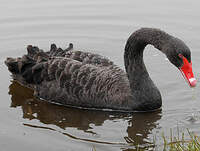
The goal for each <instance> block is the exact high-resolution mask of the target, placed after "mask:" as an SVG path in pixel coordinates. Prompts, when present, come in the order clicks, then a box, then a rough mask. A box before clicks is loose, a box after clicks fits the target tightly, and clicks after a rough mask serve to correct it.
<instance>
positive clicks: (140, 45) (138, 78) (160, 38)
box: [124, 28, 170, 105]
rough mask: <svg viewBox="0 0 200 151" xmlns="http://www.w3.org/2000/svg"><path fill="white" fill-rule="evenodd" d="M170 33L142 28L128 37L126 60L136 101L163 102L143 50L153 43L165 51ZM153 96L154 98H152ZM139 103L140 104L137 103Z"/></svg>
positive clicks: (126, 67)
mask: <svg viewBox="0 0 200 151" xmlns="http://www.w3.org/2000/svg"><path fill="white" fill-rule="evenodd" d="M169 38H170V35H168V34H167V33H165V32H163V31H160V30H158V29H151V28H142V29H140V30H138V31H136V32H134V33H133V34H132V35H131V36H130V37H129V39H128V41H127V43H126V46H125V52H124V62H125V69H126V72H127V76H128V79H129V82H130V87H131V91H132V95H133V98H136V99H135V101H136V102H137V101H138V102H140V104H142V103H144V102H145V103H146V104H148V103H147V102H149V104H150V103H152V101H155V100H157V98H158V100H159V101H158V102H159V103H160V102H161V96H160V92H159V90H158V89H157V87H156V86H155V85H154V83H153V81H152V80H151V79H150V77H149V74H148V72H147V70H146V67H145V65H144V61H143V51H144V48H145V47H146V45H148V44H151V45H153V46H154V47H155V48H157V49H159V50H160V51H162V52H163V53H165V52H164V50H162V47H163V46H164V44H166V41H168V39H169ZM154 96H156V97H157V98H154ZM151 98H152V99H151ZM137 105H138V104H137Z"/></svg>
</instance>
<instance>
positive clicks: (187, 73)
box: [163, 37, 197, 87]
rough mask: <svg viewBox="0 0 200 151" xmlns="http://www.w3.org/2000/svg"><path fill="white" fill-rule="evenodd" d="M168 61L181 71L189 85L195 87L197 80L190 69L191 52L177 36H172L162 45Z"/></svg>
mask: <svg viewBox="0 0 200 151" xmlns="http://www.w3.org/2000/svg"><path fill="white" fill-rule="evenodd" d="M163 52H164V53H165V54H166V56H167V58H168V59H169V61H170V62H171V63H172V64H174V65H175V66H176V67H177V68H178V69H179V70H180V71H181V73H182V75H183V77H184V79H185V80H186V82H187V83H188V84H189V86H191V87H195V86H196V84H197V80H196V79H195V77H194V74H193V71H192V61H191V52H190V49H189V48H188V47H187V46H186V44H185V43H184V42H183V41H181V40H180V39H178V38H174V37H172V38H171V39H170V40H169V42H168V43H166V44H165V45H164V47H163Z"/></svg>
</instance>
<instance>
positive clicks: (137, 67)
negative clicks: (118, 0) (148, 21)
mask: <svg viewBox="0 0 200 151" xmlns="http://www.w3.org/2000/svg"><path fill="white" fill-rule="evenodd" d="M148 44H151V45H153V46H154V47H155V48H157V49H158V50H160V51H161V52H163V53H164V54H165V55H166V56H167V58H168V59H169V61H170V62H171V63H172V64H174V65H175V66H176V67H177V68H178V69H179V70H180V71H181V72H182V74H183V76H184V78H185V79H186V81H187V82H188V83H189V85H190V86H191V87H194V86H195V85H196V83H197V81H196V79H195V78H194V75H193V72H192V62H191V53H190V50H189V48H188V47H187V46H186V45H185V43H184V42H183V41H181V40H180V39H178V38H175V37H173V36H171V35H169V34H167V33H166V32H164V31H162V30H159V29H154V28H141V29H139V30H137V31H135V32H134V33H133V34H132V35H131V36H130V37H129V39H128V40H127V43H126V46H125V52H124V62H125V69H126V72H124V71H123V70H122V69H120V68H119V67H118V66H117V65H115V64H114V63H113V62H112V61H110V60H109V59H107V58H105V57H102V56H101V55H97V54H92V53H89V52H82V51H75V50H72V49H73V45H72V44H70V45H69V47H68V48H67V49H65V50H63V49H61V48H57V47H56V45H55V44H52V45H51V49H50V51H48V52H44V51H43V50H41V49H39V48H38V47H35V46H34V47H33V46H31V45H29V46H28V47H27V51H28V54H27V55H24V56H23V57H21V58H7V60H6V61H5V64H6V65H7V66H8V69H9V71H10V72H11V73H12V76H13V78H14V79H15V80H17V81H19V82H20V83H22V84H23V85H25V86H28V87H31V88H32V89H34V95H35V96H36V97H39V98H41V99H44V100H47V101H49V102H52V103H57V104H61V105H66V106H74V107H82V108H95V109H108V110H110V109H111V110H120V111H151V110H155V109H158V108H160V107H161V105H162V99H161V94H160V92H159V90H158V88H157V87H156V86H155V84H154V83H153V81H152V80H151V78H150V77H149V74H148V72H147V70H146V67H145V65H144V61H143V51H144V48H145V47H146V46H147V45H148Z"/></svg>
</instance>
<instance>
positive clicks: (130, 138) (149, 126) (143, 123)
mask: <svg viewBox="0 0 200 151" xmlns="http://www.w3.org/2000/svg"><path fill="white" fill-rule="evenodd" d="M9 94H10V95H11V106H10V107H12V108H16V107H21V109H22V112H23V118H24V119H29V120H33V119H37V120H39V121H40V122H41V123H43V124H53V125H56V126H58V127H60V128H61V129H66V128H69V127H71V128H76V129H78V130H82V131H84V132H86V133H92V134H96V132H95V131H94V130H93V128H92V127H91V124H92V125H94V126H102V125H103V124H104V122H105V121H107V120H109V121H113V122H116V121H117V120H118V119H122V120H124V122H127V123H128V124H127V125H128V126H127V128H126V132H127V134H126V136H123V137H124V139H125V141H126V142H127V143H128V144H130V143H131V144H133V145H138V144H140V145H147V144H149V141H148V135H149V134H151V132H152V130H153V129H155V128H157V127H158V122H157V121H158V120H159V119H160V118H161V111H156V112H151V113H117V112H104V111H94V110H93V111H92V110H84V109H75V108H70V107H63V106H59V105H54V104H50V103H48V102H45V101H41V100H37V99H35V98H34V96H33V91H32V90H31V89H28V88H26V87H24V86H22V85H20V84H19V83H17V82H16V81H13V82H12V83H11V85H10V86H9ZM24 125H25V126H30V127H33V128H45V127H42V126H38V127H37V126H34V125H29V124H24ZM46 129H49V130H54V129H52V128H46ZM105 133H106V132H105ZM119 133H120V129H119ZM62 134H64V135H68V136H69V137H70V135H69V134H67V133H62ZM101 135H103V134H101ZM119 135H120V134H119ZM119 137H121V135H120V136H119ZM75 138H77V137H75ZM82 140H85V141H87V139H82ZM95 142H96V143H100V142H98V141H95ZM102 143H106V144H112V143H108V142H102Z"/></svg>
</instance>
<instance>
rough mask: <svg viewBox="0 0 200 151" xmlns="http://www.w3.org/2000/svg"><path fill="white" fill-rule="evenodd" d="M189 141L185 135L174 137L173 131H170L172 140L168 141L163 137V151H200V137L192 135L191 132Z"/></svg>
mask: <svg viewBox="0 0 200 151" xmlns="http://www.w3.org/2000/svg"><path fill="white" fill-rule="evenodd" d="M187 131H188V134H189V136H190V138H189V139H185V134H184V133H182V134H181V136H180V135H179V132H178V136H173V134H172V130H171V131H170V139H169V140H167V139H166V137H165V136H164V135H163V141H164V149H163V151H200V137H198V136H196V135H195V134H194V133H191V132H190V131H189V130H187Z"/></svg>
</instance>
